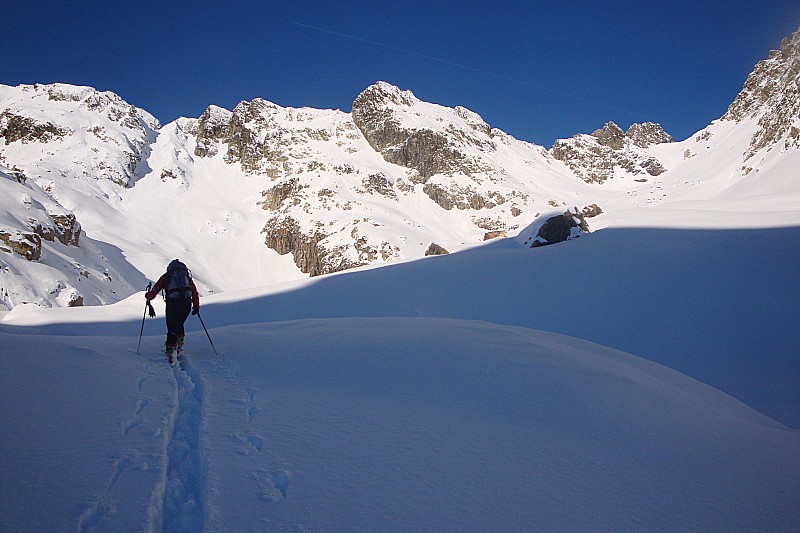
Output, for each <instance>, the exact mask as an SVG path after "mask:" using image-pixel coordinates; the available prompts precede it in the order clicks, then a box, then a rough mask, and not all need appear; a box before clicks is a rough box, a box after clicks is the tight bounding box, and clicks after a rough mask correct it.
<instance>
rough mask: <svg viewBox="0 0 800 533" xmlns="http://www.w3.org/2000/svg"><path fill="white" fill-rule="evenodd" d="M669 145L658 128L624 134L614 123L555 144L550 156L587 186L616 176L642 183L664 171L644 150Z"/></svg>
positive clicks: (634, 126) (636, 127)
mask: <svg viewBox="0 0 800 533" xmlns="http://www.w3.org/2000/svg"><path fill="white" fill-rule="evenodd" d="M671 142H674V139H673V138H672V136H671V135H669V134H668V133H667V132H665V131H664V129H663V128H662V127H661V125H659V124H655V123H652V122H645V123H644V124H632V125H631V126H630V127H629V128H628V131H623V130H622V128H620V127H619V126H617V125H616V124H615V123H613V122H607V123H606V124H605V126H603V127H602V128H600V129H598V130H596V131H594V132H592V133H591V134H590V135H586V134H580V135H576V136H574V137H572V138H571V139H560V140H558V141H556V142H555V143H554V144H553V147H552V148H551V149H550V153H551V154H552V155H553V157H554V158H556V159H558V160H559V161H563V162H564V163H565V164H566V165H567V166H568V167H569V168H570V169H571V170H572V171H573V172H575V174H576V175H578V176H579V177H580V178H581V179H583V180H584V181H586V182H587V183H603V182H605V181H606V180H609V179H613V178H615V177H619V176H635V177H636V180H637V181H640V182H644V181H647V177H648V176H658V175H660V174H663V173H664V172H666V171H667V168H666V167H665V166H664V165H663V164H662V163H661V161H659V160H658V158H656V157H655V156H653V155H652V154H651V153H649V152H648V150H647V149H648V148H650V147H651V146H653V145H655V144H660V143H671Z"/></svg>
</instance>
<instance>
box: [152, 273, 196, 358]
mask: <svg viewBox="0 0 800 533" xmlns="http://www.w3.org/2000/svg"><path fill="white" fill-rule="evenodd" d="M162 290H163V291H164V299H165V301H166V321H167V341H166V343H165V348H166V353H167V359H168V360H169V362H170V363H172V362H173V356H174V355H175V352H176V351H177V354H178V357H180V355H181V353H182V352H183V337H184V329H183V324H184V322H186V318H187V317H188V316H189V313H190V312H191V313H192V314H193V315H196V314H197V313H198V312H199V311H200V296H199V294H198V293H197V287H196V286H195V284H194V281H193V280H192V273H191V272H190V271H189V269H188V268H187V267H186V265H185V264H183V263H182V262H181V261H179V260H178V259H174V260H173V261H171V262H170V264H169V265H168V266H167V271H166V272H165V273H164V274H163V275H162V276H161V277H160V278H158V281H157V282H156V284H155V285H154V286H153V288H152V289H151V290H150V291H149V292H147V293H146V294H145V295H144V297H145V298H147V301H148V302H149V301H150V300H152V299H153V298H155V297H156V296H158V293H159V292H161V291H162Z"/></svg>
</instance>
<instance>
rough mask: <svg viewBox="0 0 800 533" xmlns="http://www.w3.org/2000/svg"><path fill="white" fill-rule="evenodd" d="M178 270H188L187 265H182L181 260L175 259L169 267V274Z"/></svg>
mask: <svg viewBox="0 0 800 533" xmlns="http://www.w3.org/2000/svg"><path fill="white" fill-rule="evenodd" d="M176 268H186V265H184V264H183V263H181V261H180V260H179V259H173V260H172V261H171V262H170V264H169V265H168V266H167V272H169V271H170V270H175V269H176Z"/></svg>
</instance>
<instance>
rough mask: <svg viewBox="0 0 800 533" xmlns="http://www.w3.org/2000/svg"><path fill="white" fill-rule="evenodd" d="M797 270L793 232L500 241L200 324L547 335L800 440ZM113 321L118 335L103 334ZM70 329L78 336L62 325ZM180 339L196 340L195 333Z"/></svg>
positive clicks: (46, 315) (20, 315)
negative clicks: (777, 425) (591, 346)
mask: <svg viewBox="0 0 800 533" xmlns="http://www.w3.org/2000/svg"><path fill="white" fill-rule="evenodd" d="M798 265H800V227H790V228H761V229H702V230H690V229H668V228H642V227H639V228H605V229H603V230H600V231H597V232H595V233H592V234H590V235H587V236H583V237H581V238H579V239H575V240H572V241H569V242H568V243H566V244H563V245H556V246H548V247H543V248H537V249H535V250H531V249H526V248H522V247H520V246H519V245H518V244H517V243H516V241H515V240H514V239H504V240H500V241H495V242H492V243H489V244H486V245H483V246H479V247H476V248H472V249H469V250H465V251H463V252H460V253H456V254H450V255H447V256H437V257H430V258H427V259H424V260H420V261H410V262H405V263H401V264H396V265H390V266H386V267H381V268H371V269H370V268H368V269H359V270H356V271H352V272H343V273H340V274H337V275H332V276H324V277H321V278H315V279H312V280H303V281H298V282H290V283H285V284H280V285H277V286H273V287H269V288H265V289H256V290H247V291H240V292H230V293H225V294H220V295H214V296H209V297H206V298H203V310H202V314H203V317H204V320H205V322H206V325H207V326H208V327H210V328H213V327H218V326H222V325H233V324H245V323H260V322H276V321H287V320H297V319H305V318H340V317H369V316H372V317H437V318H462V319H470V320H481V321H486V322H491V323H496V324H506V325H514V326H520V327H527V328H534V329H541V330H545V331H552V332H556V333H561V334H564V335H569V336H572V337H578V338H582V339H585V340H588V341H591V342H596V343H599V344H602V345H605V346H609V347H612V348H616V349H619V350H622V351H625V352H627V353H631V354H635V355H637V356H639V357H643V358H645V359H648V360H651V361H654V362H657V363H660V364H663V365H665V366H667V367H670V368H672V369H674V370H677V371H679V372H682V373H685V374H687V375H689V376H691V377H694V378H695V379H698V380H700V381H702V382H703V383H706V384H708V385H711V386H713V387H716V388H718V389H720V390H722V391H723V392H726V393H728V394H730V395H732V396H734V397H735V398H737V399H739V400H741V401H743V402H745V403H746V404H748V405H749V406H751V407H753V408H754V409H756V410H759V411H760V412H762V413H764V414H766V415H767V416H770V417H772V418H775V419H776V420H778V421H779V422H781V423H784V424H787V425H789V426H790V427H795V428H800V328H798V327H797V324H798V322H797V317H798V316H800V297H798V295H800V267H798ZM143 305H144V301H143V298H142V297H141V295H135V296H133V297H131V298H128V299H127V300H125V301H123V302H120V303H119V304H116V305H114V306H107V307H102V308H101V307H95V308H91V307H87V308H84V309H70V310H63V309H62V310H59V309H52V310H47V311H42V310H39V309H37V308H34V307H32V306H21V307H19V308H17V309H15V310H14V311H13V312H11V313H9V314H8V315H7V316H6V318H5V320H4V321H3V322H2V323H3V324H6V325H24V324H37V323H41V324H42V325H38V326H35V327H34V328H33V329H32V331H35V332H37V333H59V334H66V335H73V334H79V332H82V331H86V332H87V333H88V334H90V335H96V334H102V335H107V334H110V335H124V334H138V331H139V325H140V323H141V319H142V310H143ZM116 309H119V311H116ZM123 309H124V311H123ZM158 311H159V317H163V309H159V310H158ZM84 317H85V318H84ZM112 317H120V318H119V320H123V319H124V320H128V321H129V323H128V324H119V323H115V322H114V323H109V324H104V322H106V321H108V320H113V319H112ZM122 317H124V318H122ZM83 320H86V321H88V322H90V323H91V327H90V328H81V327H79V325H78V324H76V323H75V322H76V321H83ZM159 320H161V322H158V321H151V320H150V319H148V322H147V323H146V325H145V335H148V334H150V335H153V334H158V335H160V334H161V332H162V330H163V320H162V319H161V318H159ZM59 323H60V324H59ZM44 324H47V325H44ZM187 327H188V328H190V329H192V328H193V329H195V330H197V331H202V328H201V326H200V324H199V321H197V320H194V319H190V320H189V321H188V322H187ZM156 338H157V339H160V337H156ZM157 342H161V340H158V341H157ZM206 342H207V341H206ZM134 346H135V343H134Z"/></svg>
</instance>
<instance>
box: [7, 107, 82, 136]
mask: <svg viewBox="0 0 800 533" xmlns="http://www.w3.org/2000/svg"><path fill="white" fill-rule="evenodd" d="M69 134H70V130H69V129H67V128H62V127H59V126H56V125H55V124H53V123H52V122H44V123H42V122H37V121H36V120H34V119H33V118H31V117H25V116H22V115H17V114H15V113H13V112H11V111H9V110H8V109H6V110H5V111H3V112H2V113H0V137H2V138H4V139H5V141H6V143H7V144H11V143H14V142H18V141H19V142H21V143H31V142H41V143H46V142H50V141H52V140H54V139H63V138H64V137H65V136H67V135H69Z"/></svg>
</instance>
